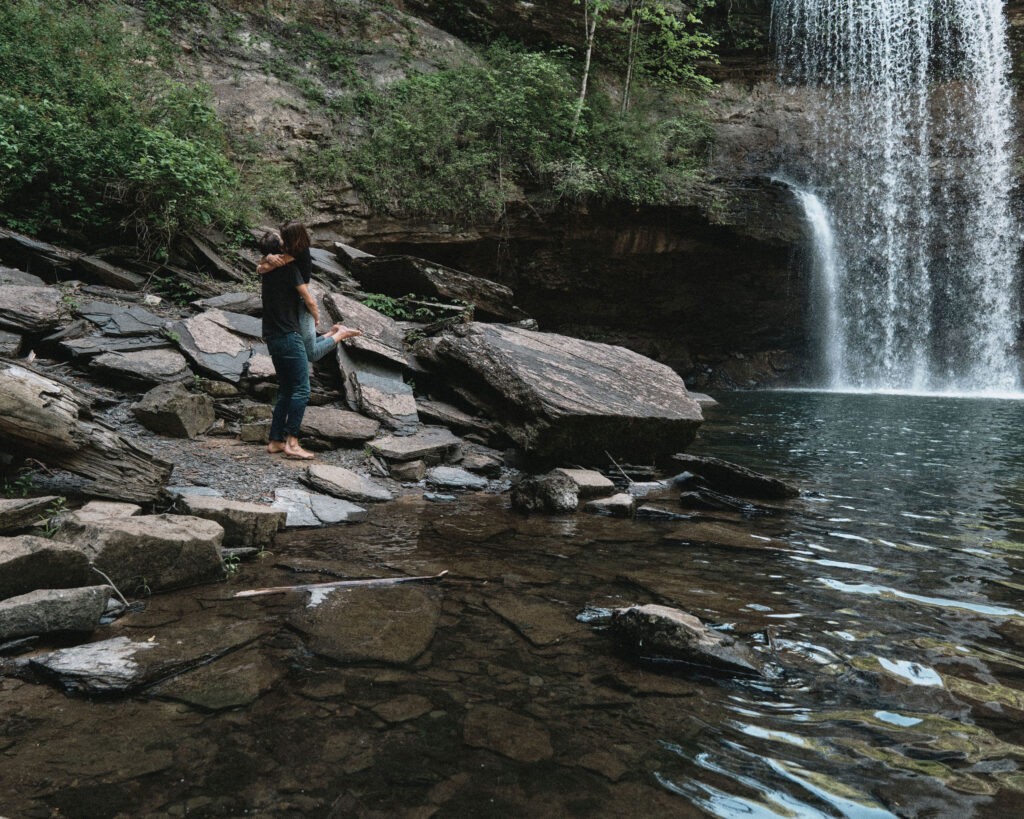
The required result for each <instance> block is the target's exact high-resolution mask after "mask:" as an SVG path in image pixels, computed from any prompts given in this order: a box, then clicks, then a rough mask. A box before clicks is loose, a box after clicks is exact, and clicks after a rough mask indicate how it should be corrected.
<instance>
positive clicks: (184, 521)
mask: <svg viewBox="0 0 1024 819" xmlns="http://www.w3.org/2000/svg"><path fill="white" fill-rule="evenodd" d="M55 537H56V538H58V539H60V540H62V541H64V542H67V543H73V544H75V545H77V546H79V547H80V548H81V549H82V551H84V552H85V553H86V555H87V556H88V557H89V558H90V559H91V560H92V563H93V564H94V565H95V566H96V568H98V569H100V570H101V571H102V572H104V573H105V574H106V575H107V576H108V577H109V578H110V580H111V582H113V583H114V585H115V586H117V587H118V588H119V589H120V590H121V591H122V593H124V594H135V593H136V592H138V591H139V590H140V589H148V590H150V591H157V590H159V589H168V588H174V587H177V586H186V585H191V584H194V583H201V582H204V581H207V580H212V579H214V578H217V577H221V576H223V572H224V564H223V562H222V561H221V557H220V547H221V542H222V541H223V539H224V529H223V528H222V527H221V525H220V524H219V523H215V522H213V521H211V520H203V519H202V518H196V517H190V516H186V515H138V516H135V517H127V518H109V519H106V520H100V521H89V522H78V521H70V520H69V521H68V522H67V523H66V525H65V526H63V527H61V529H60V530H58V532H57V534H56V535H55Z"/></svg>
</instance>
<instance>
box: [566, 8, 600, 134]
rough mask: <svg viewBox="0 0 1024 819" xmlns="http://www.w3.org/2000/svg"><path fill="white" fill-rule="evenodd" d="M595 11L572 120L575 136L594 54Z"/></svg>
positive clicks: (589, 27) (589, 30)
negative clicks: (578, 96)
mask: <svg viewBox="0 0 1024 819" xmlns="http://www.w3.org/2000/svg"><path fill="white" fill-rule="evenodd" d="M597 17H598V14H597V11H596V10H595V11H594V14H593V17H591V19H590V25H589V26H588V27H587V56H586V59H585V60H584V61H583V82H582V83H580V100H579V103H577V105H576V116H575V117H573V120H572V134H573V136H576V128H577V126H579V124H580V114H582V113H583V104H584V102H586V100H587V80H588V79H589V78H590V56H591V54H593V52H594V33H595V32H596V31H597Z"/></svg>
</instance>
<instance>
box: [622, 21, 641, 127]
mask: <svg viewBox="0 0 1024 819" xmlns="http://www.w3.org/2000/svg"><path fill="white" fill-rule="evenodd" d="M630 11H631V13H630V29H629V52H628V53H627V55H626V81H625V83H624V84H623V89H622V109H621V111H620V113H622V114H625V113H626V112H627V111H628V110H629V92H630V87H631V85H632V81H633V63H634V62H635V60H636V46H637V42H638V41H639V39H640V15H639V14H638V13H637V9H636V8H635V7H633V8H632V9H631V10H630Z"/></svg>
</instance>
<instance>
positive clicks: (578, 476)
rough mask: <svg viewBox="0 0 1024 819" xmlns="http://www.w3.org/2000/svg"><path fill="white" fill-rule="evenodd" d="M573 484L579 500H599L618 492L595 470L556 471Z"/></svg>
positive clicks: (608, 480)
mask: <svg viewBox="0 0 1024 819" xmlns="http://www.w3.org/2000/svg"><path fill="white" fill-rule="evenodd" d="M555 471H556V472H561V473H562V474H563V475H565V476H566V477H567V478H568V479H569V480H571V481H572V482H573V483H574V484H576V490H577V494H578V495H579V496H580V498H600V497H604V496H605V495H614V494H615V493H616V492H617V491H618V490H617V489H616V488H615V484H614V483H612V481H611V480H610V479H609V478H606V477H605V476H604V475H602V474H601V473H600V472H598V471H597V470H596V469H556V470H555Z"/></svg>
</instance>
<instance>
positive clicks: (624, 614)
mask: <svg viewBox="0 0 1024 819" xmlns="http://www.w3.org/2000/svg"><path fill="white" fill-rule="evenodd" d="M612 632H613V633H614V634H615V636H616V637H617V638H618V639H619V641H620V642H622V643H623V644H624V645H625V646H626V647H627V648H629V649H630V650H632V651H635V652H637V653H642V654H643V655H644V656H647V657H668V658H671V659H677V660H684V661H686V662H690V663H693V664H695V665H698V666H711V667H713V668H717V669H720V670H724V671H732V672H737V671H738V672H741V673H747V674H761V663H760V662H759V661H758V659H757V656H756V655H755V654H754V653H753V652H752V651H751V650H749V649H748V648H746V647H745V646H743V645H741V644H739V643H737V642H736V641H735V640H734V639H733V638H732V637H730V636H728V635H726V634H722V633H721V632H718V631H713V630H712V629H710V628H708V627H707V626H705V625H704V624H703V623H702V622H701V621H700V620H699V619H698V618H696V617H694V616H693V615H692V614H687V613H686V612H684V611H680V610H679V609H674V608H670V607H669V606H657V605H646V606H630V607H628V608H623V609H616V610H615V611H614V612H612Z"/></svg>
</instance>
